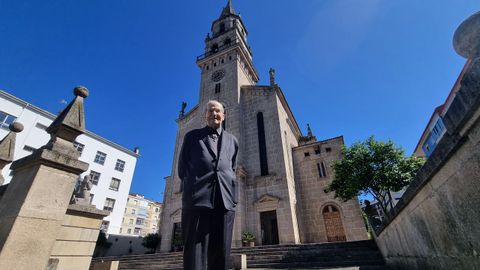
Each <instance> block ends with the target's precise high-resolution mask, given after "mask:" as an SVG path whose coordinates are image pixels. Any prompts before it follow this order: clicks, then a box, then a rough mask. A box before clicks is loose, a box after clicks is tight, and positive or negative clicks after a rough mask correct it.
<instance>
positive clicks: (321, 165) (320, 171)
mask: <svg viewBox="0 0 480 270" xmlns="http://www.w3.org/2000/svg"><path fill="white" fill-rule="evenodd" d="M317 169H318V175H319V176H320V178H324V177H327V170H326V169H325V164H324V163H323V162H320V163H317Z"/></svg>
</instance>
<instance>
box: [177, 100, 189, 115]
mask: <svg viewBox="0 0 480 270" xmlns="http://www.w3.org/2000/svg"><path fill="white" fill-rule="evenodd" d="M186 107H187V103H186V102H185V101H184V102H182V109H181V110H180V115H179V116H178V117H179V118H183V117H184V116H185V108H186Z"/></svg>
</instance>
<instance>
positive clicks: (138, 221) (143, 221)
mask: <svg viewBox="0 0 480 270" xmlns="http://www.w3.org/2000/svg"><path fill="white" fill-rule="evenodd" d="M144 223H145V220H144V219H143V218H137V223H136V224H137V225H143V224H144Z"/></svg>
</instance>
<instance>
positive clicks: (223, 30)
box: [220, 23, 225, 33]
mask: <svg viewBox="0 0 480 270" xmlns="http://www.w3.org/2000/svg"><path fill="white" fill-rule="evenodd" d="M223 32H225V24H224V23H221V24H220V33H223Z"/></svg>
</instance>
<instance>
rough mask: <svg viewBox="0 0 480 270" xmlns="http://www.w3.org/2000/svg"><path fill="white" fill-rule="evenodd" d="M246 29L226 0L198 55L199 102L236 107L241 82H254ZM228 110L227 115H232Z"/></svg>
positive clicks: (251, 83)
mask: <svg viewBox="0 0 480 270" xmlns="http://www.w3.org/2000/svg"><path fill="white" fill-rule="evenodd" d="M247 36H248V32H247V29H246V28H245V25H244V24H243V22H242V19H241V17H240V15H239V14H236V13H235V11H234V9H233V7H232V2H231V0H229V1H228V2H227V5H226V6H225V7H224V8H223V10H222V13H221V14H220V17H219V18H218V19H216V20H215V21H213V23H212V26H211V30H210V32H209V33H208V34H207V36H206V38H205V51H204V53H203V54H202V55H200V56H198V57H197V65H198V67H199V68H200V69H201V73H202V75H201V76H202V77H201V83H200V99H199V104H200V105H203V104H205V103H206V102H207V101H208V100H210V99H216V100H219V101H221V102H223V103H225V104H226V105H227V107H228V109H229V110H230V109H232V108H235V107H236V105H238V103H239V100H240V88H241V86H243V85H255V84H256V83H257V81H258V74H257V71H256V70H255V67H254V66H253V62H252V52H251V50H250V47H249V46H248V43H247ZM231 116H232V115H231V114H230V119H231Z"/></svg>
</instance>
